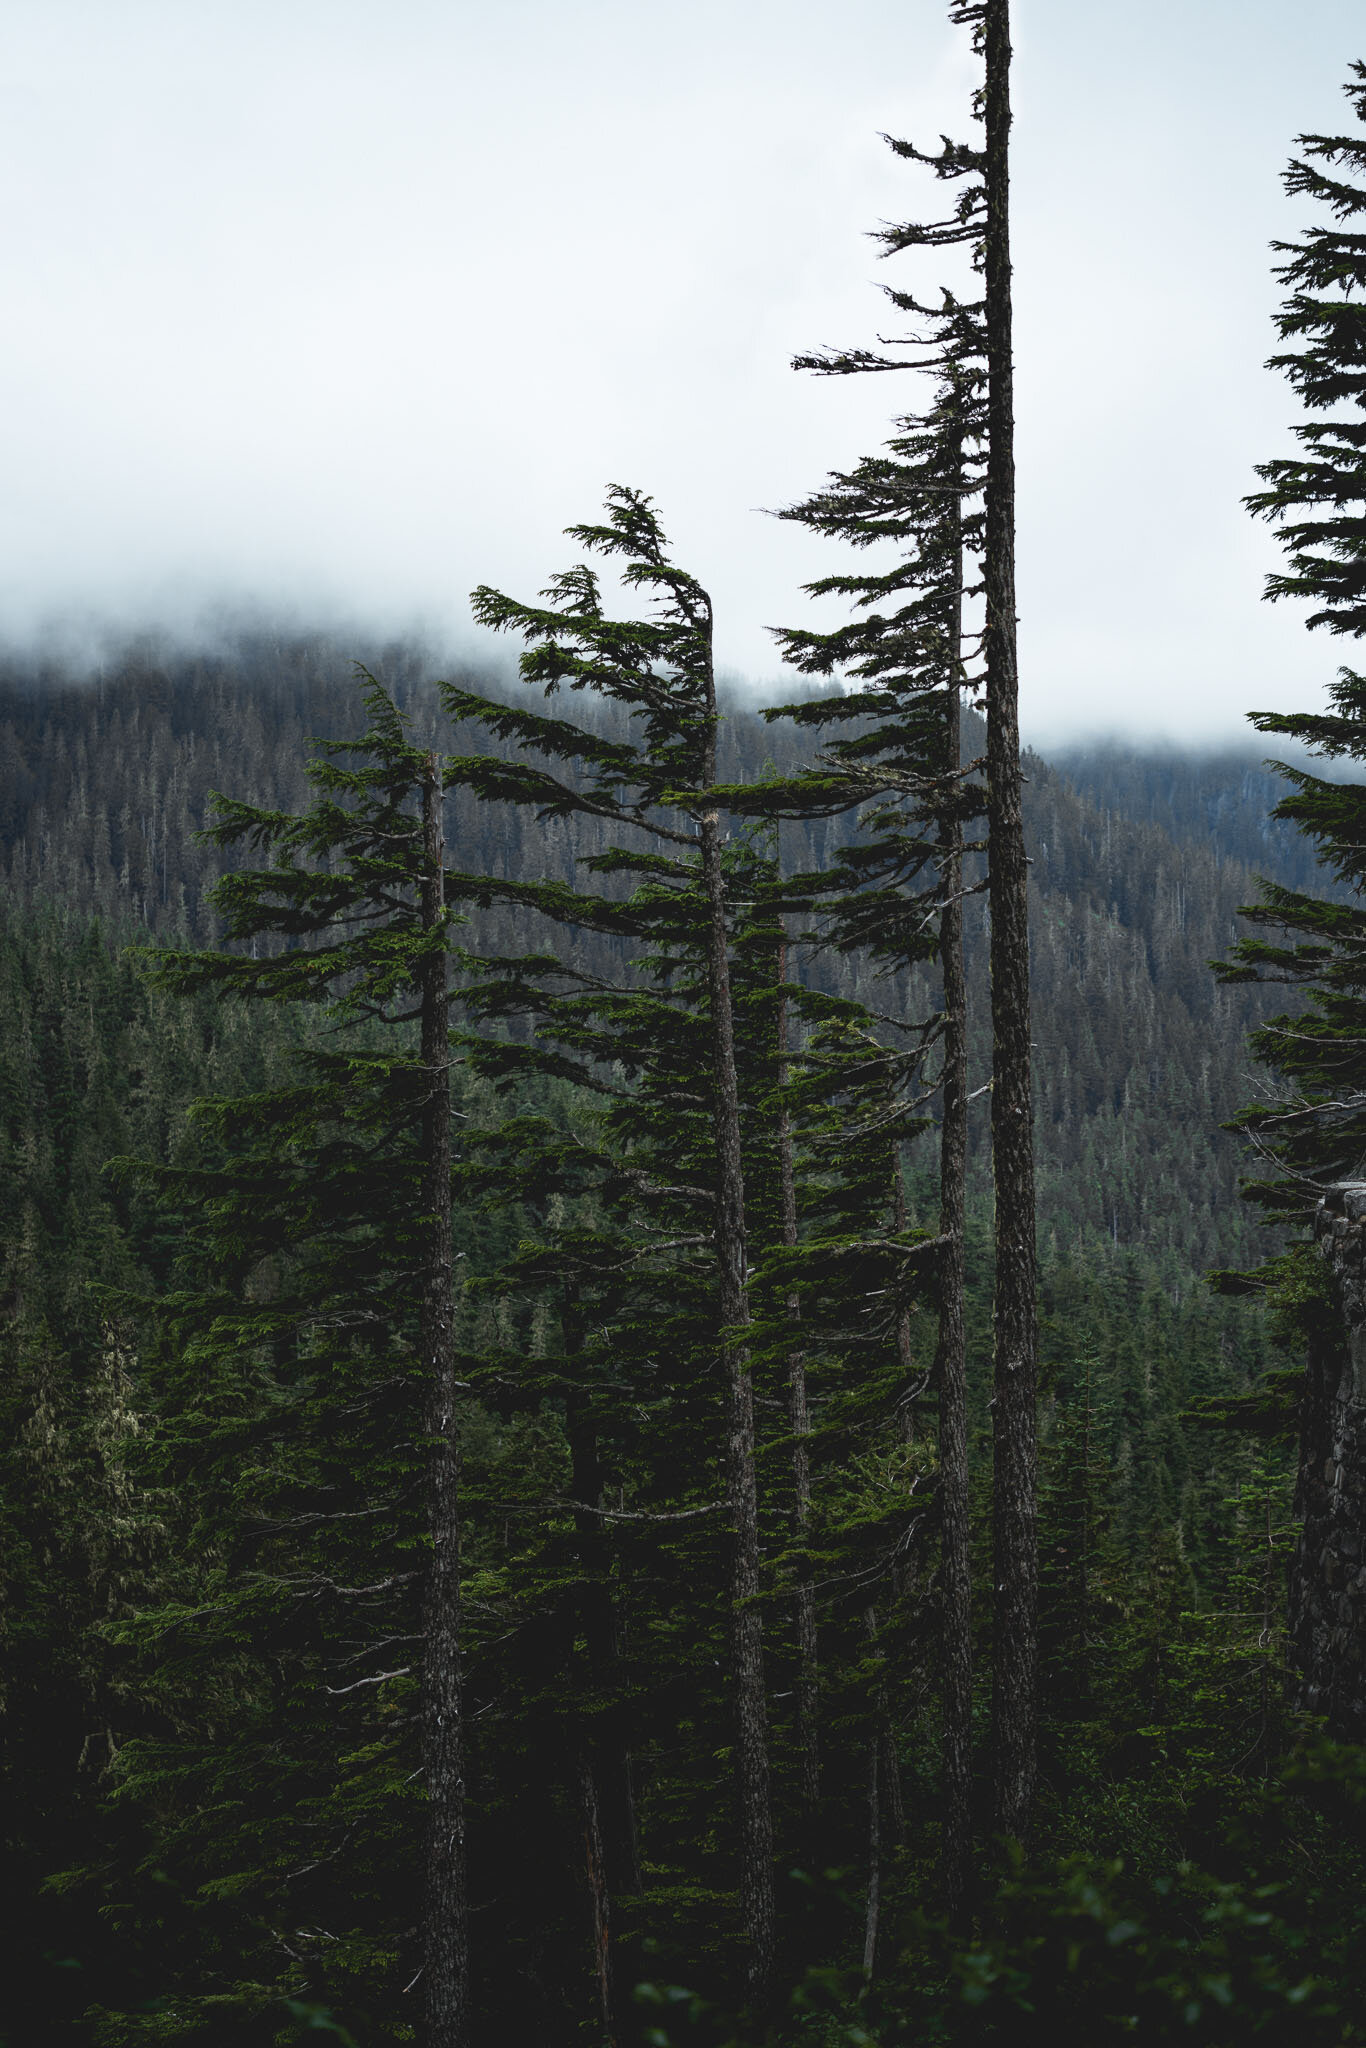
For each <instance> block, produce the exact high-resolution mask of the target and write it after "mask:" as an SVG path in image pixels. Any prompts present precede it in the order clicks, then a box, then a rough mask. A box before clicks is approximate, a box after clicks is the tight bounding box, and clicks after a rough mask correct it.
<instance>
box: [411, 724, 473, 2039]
mask: <svg viewBox="0 0 1366 2048" xmlns="http://www.w3.org/2000/svg"><path fill="white" fill-rule="evenodd" d="M441 810H442V789H441V767H440V762H439V760H438V757H437V756H436V755H435V754H432V755H430V756H429V758H428V773H427V776H426V778H425V780H424V782H423V790H422V827H423V833H422V837H423V847H422V850H423V866H424V876H423V885H422V922H423V926H424V929H425V930H427V931H438V932H440V931H444V926H445V879H444V874H443V867H444V861H445V841H444V834H443V831H442V820H441ZM448 984H449V956H448V954H447V951H446V946H445V942H444V938H443V940H442V943H441V944H440V945H438V946H434V947H433V949H432V951H431V952H430V953H429V954H428V955H427V956H426V958H425V959H424V961H423V963H422V967H421V986H420V1007H421V1019H422V1069H423V1086H424V1095H423V1109H422V1164H423V1191H422V1205H423V1213H424V1215H425V1216H426V1218H427V1250H426V1259H425V1270H424V1273H423V1284H422V1304H421V1314H420V1324H419V1341H420V1346H421V1353H422V1368H423V1372H424V1374H425V1375H426V1379H427V1434H428V1438H429V1440H430V1441H429V1448H428V1456H429V1459H430V1464H429V1468H428V1481H427V1503H428V1507H427V1512H428V1530H429V1533H430V1536H431V1545H432V1557H431V1565H430V1568H429V1571H428V1576H427V1590H426V1612H425V1636H426V1641H425V1650H424V1658H423V1667H422V1774H423V1780H424V1783H425V1786H426V1792H427V1858H426V1901H425V1906H426V1914H425V1917H426V1944H425V1964H424V1969H423V1985H424V1994H423V2003H424V2012H425V2019H426V2040H425V2048H466V2043H467V2041H468V2038H469V2037H468V2025H469V2017H468V2015H469V1937H468V1929H467V1908H466V1897H465V1756H464V1725H463V1719H462V1707H461V1671H460V1453H459V1446H458V1443H457V1440H456V1432H455V1407H456V1392H457V1389H456V1380H455V1351H454V1343H453V1331H452V1311H451V1269H452V1254H451V1092H450V1032H449V1020H448V1017H447V1008H446V995H447V988H448Z"/></svg>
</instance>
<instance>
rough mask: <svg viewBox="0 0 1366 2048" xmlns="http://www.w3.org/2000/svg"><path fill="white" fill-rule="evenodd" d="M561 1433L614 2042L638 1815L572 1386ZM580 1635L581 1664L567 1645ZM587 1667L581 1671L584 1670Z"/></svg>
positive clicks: (598, 1920) (571, 1323)
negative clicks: (620, 1917) (615, 1972)
mask: <svg viewBox="0 0 1366 2048" xmlns="http://www.w3.org/2000/svg"><path fill="white" fill-rule="evenodd" d="M561 1317H562V1322H561V1327H562V1330H563V1333H564V1347H565V1357H566V1360H567V1361H568V1362H569V1364H570V1366H571V1370H572V1364H573V1361H574V1360H575V1359H577V1358H578V1357H579V1355H580V1350H581V1345H580V1338H581V1316H580V1309H579V1302H578V1294H577V1289H575V1288H573V1287H566V1289H565V1291H564V1298H563V1302H562V1307H561ZM565 1429H566V1433H567V1435H568V1438H569V1455H570V1479H569V1486H570V1492H571V1494H572V1497H573V1498H574V1499H575V1500H576V1501H582V1502H584V1503H585V1506H584V1507H583V1508H577V1509H576V1510H575V1513H574V1527H575V1538H576V1548H577V1551H578V1569H579V1588H578V1598H577V1608H578V1612H577V1614H572V1615H571V1619H570V1628H571V1642H570V1645H569V1649H570V1661H571V1667H574V1668H571V1673H570V1683H571V1685H572V1686H573V1688H574V1691H575V1693H576V1694H578V1695H579V1696H583V1695H585V1694H586V1695H588V1696H589V1697H590V1698H591V1701H592V1706H593V1710H594V1712H593V1719H594V1722H595V1723H596V1725H595V1726H593V1727H591V1728H588V1729H585V1730H584V1732H583V1735H582V1737H581V1739H580V1741H579V1745H578V1766H577V1768H578V1789H579V1806H580V1812H581V1814H582V1818H583V1829H584V1859H585V1861H584V1872H585V1879H586V1883H587V1889H588V1899H589V1906H590V1909H591V1912H592V1922H593V1966H594V1974H595V1977H596V1981H597V1987H598V2004H599V2009H600V2015H601V2018H602V2023H603V2026H604V2028H605V2029H606V2032H607V2037H608V2039H609V2040H611V2041H614V2040H615V2039H616V2012H615V2007H614V2003H613V1988H612V1954H611V1933H612V1894H613V1892H614V1891H616V1890H617V1889H621V1890H623V1891H634V1890H638V1889H639V1881H638V1878H637V1874H636V1856H635V1814H634V1802H633V1799H632V1793H631V1759H630V1757H629V1755H627V1753H626V1751H625V1748H624V1747H623V1745H622V1742H621V1739H620V1735H619V1732H618V1730H617V1728H616V1726H615V1725H614V1717H610V1716H609V1717H608V1720H607V1725H606V1731H605V1732H604V1727H603V1719H604V1717H603V1712H602V1704H601V1693H602V1690H603V1688H604V1687H606V1686H609V1685H611V1684H612V1683H613V1679H614V1675H615V1667H616V1665H617V1662H618V1655H619V1644H618V1637H617V1618H616V1613H615V1610H614V1607H613V1602H612V1593H611V1588H610V1586H609V1584H608V1581H607V1573H606V1570H605V1569H604V1567H605V1565H606V1563H607V1557H606V1550H607V1542H608V1539H607V1537H606V1536H605V1535H604V1533H603V1527H602V1523H601V1521H600V1520H599V1518H598V1517H597V1516H596V1515H594V1514H592V1513H590V1512H588V1511H587V1510H588V1509H590V1508H595V1507H597V1506H599V1505H600V1503H601V1500H602V1494H603V1471H602V1463H601V1460H600V1458H599V1455H598V1439H597V1432H596V1430H595V1428H594V1426H593V1421H592V1417H591V1415H590V1414H589V1412H588V1408H587V1403H586V1401H585V1400H584V1398H583V1396H582V1394H581V1393H580V1392H579V1391H578V1390H577V1389H576V1388H574V1387H572V1386H571V1387H570V1388H569V1389H568V1390H567V1395H566V1401H565ZM577 1628H581V1629H582V1632H583V1643H584V1660H583V1661H582V1662H580V1660H579V1659H578V1657H577V1655H576V1653H575V1651H574V1647H573V1642H572V1634H573V1633H574V1632H576V1629H577ZM585 1665H586V1668H585Z"/></svg>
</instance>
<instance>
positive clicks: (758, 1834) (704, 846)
mask: <svg viewBox="0 0 1366 2048" xmlns="http://www.w3.org/2000/svg"><path fill="white" fill-rule="evenodd" d="M706 709H707V715H708V716H709V717H710V718H711V720H712V727H711V737H710V740H709V742H708V746H707V758H706V761H705V764H704V769H703V774H704V779H705V782H706V783H708V784H710V783H712V782H714V781H715V779H716V738H715V716H716V693H715V685H714V682H713V679H712V676H711V673H710V666H709V669H708V675H707V703H706ZM698 828H699V831H698V836H699V840H700V847H701V855H702V883H703V888H704V890H705V892H706V900H707V910H708V928H707V988H708V996H709V1001H710V1009H711V1043H712V1061H713V1078H714V1087H715V1117H716V1125H715V1128H716V1263H717V1271H718V1277H719V1281H720V1287H719V1294H720V1311H721V1323H722V1327H723V1333H724V1334H723V1343H724V1347H725V1361H726V1373H727V1386H728V1395H729V1400H728V1416H727V1429H726V1476H727V1490H728V1494H729V1501H730V1511H731V1529H732V1548H731V1587H730V1592H731V1657H732V1667H733V1672H734V1681H735V1713H736V1737H737V1740H736V1750H737V1757H738V1763H739V1789H740V1837H741V1851H740V1853H741V1874H740V1910H741V1917H742V1922H743V1926H744V1932H745V1937H746V1941H747V1944H748V1972H747V1976H748V1993H749V1998H750V2002H751V2004H752V2006H753V2007H754V2009H755V2010H756V2011H759V2010H762V2008H763V2007H764V2005H765V2004H766V2002H767V1999H768V1996H769V1991H770V1987H771V1983H772V1977H773V1950H774V1939H775V1907H774V1896H773V1813H772V1807H771V1804H770V1797H769V1763H768V1701H767V1697H766V1693H765V1688H764V1641H763V1623H762V1620H761V1618H760V1613H759V1495H758V1482H757V1477H756V1473H755V1463H754V1388H753V1385H752V1382H751V1380H750V1358H749V1349H748V1346H747V1343H746V1341H745V1331H746V1329H747V1326H748V1324H749V1319H750V1318H749V1297H748V1291H747V1261H746V1249H745V1196H744V1175H743V1170H742V1165H741V1153H740V1091H739V1084H738V1081H737V1078H736V1071H735V1025H734V1018H733V1015H732V1012H731V1000H730V956H729V935H728V932H727V927H726V891H725V877H724V874H723V873H722V868H721V828H720V821H719V819H718V817H717V814H716V812H715V811H705V812H703V813H702V815H701V817H700V818H699V820H698Z"/></svg>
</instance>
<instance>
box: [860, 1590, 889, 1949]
mask: <svg viewBox="0 0 1366 2048" xmlns="http://www.w3.org/2000/svg"><path fill="white" fill-rule="evenodd" d="M863 1622H864V1627H865V1628H866V1629H867V1631H868V1642H869V1653H870V1655H872V1656H875V1657H878V1658H879V1661H880V1652H879V1651H878V1648H877V1615H876V1614H875V1613H874V1611H873V1609H872V1608H871V1607H870V1608H868V1609H867V1611H866V1612H865V1614H864V1617H863ZM873 1700H874V1715H873V1732H872V1738H871V1740H870V1741H869V1744H868V1893H867V1905H866V1908H865V1911H864V1917H863V1974H864V1976H865V1977H866V1978H867V1979H868V1980H869V1981H870V1982H871V1981H872V1975H873V1970H874V1967H875V1966H876V1963H877V1929H878V1919H879V1915H880V1912H881V1906H882V1798H881V1788H880V1786H879V1783H878V1765H879V1762H880V1759H881V1754H882V1749H883V1746H884V1743H885V1742H886V1739H887V1735H888V1725H887V1688H886V1686H885V1685H884V1684H883V1682H882V1679H881V1676H879V1677H878V1680H877V1683H876V1685H875V1687H874V1692H873Z"/></svg>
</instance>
